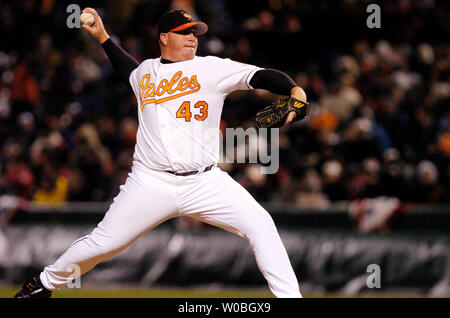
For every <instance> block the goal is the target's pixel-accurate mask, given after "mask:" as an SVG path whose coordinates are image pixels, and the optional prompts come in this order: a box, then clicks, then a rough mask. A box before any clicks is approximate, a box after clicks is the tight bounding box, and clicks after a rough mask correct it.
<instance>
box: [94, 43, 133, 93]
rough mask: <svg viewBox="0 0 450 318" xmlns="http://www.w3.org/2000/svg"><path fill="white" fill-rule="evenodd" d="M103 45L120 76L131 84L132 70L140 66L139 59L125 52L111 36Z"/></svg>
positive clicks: (126, 82)
mask: <svg viewBox="0 0 450 318" xmlns="http://www.w3.org/2000/svg"><path fill="white" fill-rule="evenodd" d="M102 47H103V49H104V50H105V53H106V55H107V56H108V58H109V60H110V61H111V64H112V66H113V68H114V70H115V71H116V73H117V75H118V76H119V78H120V79H121V80H122V81H123V82H124V83H125V84H128V85H130V81H129V78H130V74H131V72H132V71H133V70H134V69H135V68H137V67H138V66H139V63H138V61H136V60H135V59H134V58H133V57H132V56H131V55H129V54H128V53H127V52H125V50H124V49H122V48H121V47H120V46H119V45H117V44H116V43H114V41H113V40H111V38H109V39H108V40H106V41H105V42H103V43H102Z"/></svg>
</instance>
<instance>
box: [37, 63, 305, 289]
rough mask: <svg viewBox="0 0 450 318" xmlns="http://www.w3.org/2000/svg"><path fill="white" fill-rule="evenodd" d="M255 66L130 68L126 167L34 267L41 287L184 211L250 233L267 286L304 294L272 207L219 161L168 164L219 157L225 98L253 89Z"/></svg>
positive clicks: (86, 267)
mask: <svg viewBox="0 0 450 318" xmlns="http://www.w3.org/2000/svg"><path fill="white" fill-rule="evenodd" d="M258 69H259V68H258V67H256V66H252V65H246V64H241V63H237V62H233V61H231V60H229V59H220V58H216V57H195V58H194V59H193V60H189V61H184V62H178V63H173V64H162V63H161V62H160V59H150V60H146V61H144V62H143V63H142V64H140V65H139V67H138V68H136V69H135V70H134V71H133V72H132V73H131V75H130V83H131V86H132V87H133V90H134V93H135V94H136V97H137V100H138V105H139V109H138V114H139V129H138V133H137V143H136V148H135V154H134V159H135V160H134V162H133V167H132V171H131V172H130V173H129V175H128V177H127V180H126V182H125V184H123V185H122V186H121V187H120V193H119V194H118V195H117V196H116V197H115V198H114V201H113V203H112V204H111V206H110V208H109V209H108V212H107V213H106V214H105V216H104V218H103V220H102V221H101V222H100V223H99V224H98V225H97V227H96V228H95V229H94V230H93V231H92V232H91V233H90V234H88V235H86V236H84V237H82V238H80V239H78V240H76V241H75V242H74V243H73V244H72V245H71V246H70V247H69V248H68V250H67V251H66V252H65V253H63V254H62V255H61V256H60V257H59V258H58V259H57V260H56V262H55V263H53V264H52V265H49V266H46V267H45V268H44V270H43V271H42V272H41V274H40V276H39V277H40V280H41V282H42V284H43V285H44V286H45V288H47V289H49V290H56V289H58V288H60V287H62V286H64V284H66V283H67V281H71V277H72V269H73V265H74V264H75V265H77V266H79V268H80V270H79V274H80V275H83V274H84V273H86V272H88V271H90V270H91V269H93V268H94V267H95V266H96V265H97V264H98V263H100V262H103V261H106V260H107V259H109V258H111V257H113V256H115V255H117V254H119V253H121V252H122V251H124V250H125V249H126V248H127V247H128V246H130V245H131V244H132V243H133V242H135V241H136V240H137V239H138V238H139V237H140V236H142V235H143V234H145V233H146V232H148V231H150V230H152V229H153V228H154V227H156V226H158V225H159V224H161V223H162V222H164V221H166V220H169V219H171V218H174V217H179V216H184V217H190V218H194V219H196V220H201V221H203V222H206V223H208V224H211V225H214V226H217V227H219V228H222V229H224V230H226V231H229V232H231V233H233V234H236V235H239V236H241V237H243V238H245V239H247V240H248V241H249V242H250V246H251V248H252V250H253V252H254V255H255V258H256V262H257V264H258V268H259V269H260V270H261V272H262V274H263V275H264V277H265V278H266V280H267V282H268V286H269V288H270V290H271V291H272V292H273V294H274V295H275V296H277V297H301V293H300V289H299V285H298V282H297V277H296V275H295V272H294V270H293V268H292V266H291V264H290V261H289V257H288V254H287V252H286V250H285V248H284V246H283V242H282V241H281V238H280V236H279V234H278V231H277V229H276V227H275V224H274V222H273V220H272V218H271V216H270V214H269V213H268V212H267V211H266V210H265V209H264V208H263V207H262V206H261V205H260V204H259V203H258V202H257V201H256V200H255V199H254V198H253V197H252V196H251V195H250V194H249V193H248V192H247V190H245V189H244V188H243V187H242V186H241V185H240V184H238V183H237V182H236V181H235V180H233V178H231V177H230V176H229V175H228V174H227V173H226V172H224V171H222V170H220V169H219V168H218V167H213V168H212V169H210V170H209V171H206V172H199V173H197V174H192V175H189V176H179V175H174V174H171V173H167V172H165V171H166V170H171V171H175V172H186V171H193V170H200V169H202V168H204V167H206V166H208V165H211V164H214V163H217V161H218V152H219V149H220V148H219V143H218V142H219V140H220V139H218V138H217V132H218V129H219V123H220V116H221V112H222V106H223V101H224V99H225V97H226V96H227V94H229V93H230V92H232V91H235V90H245V89H251V88H252V87H251V86H250V84H249V81H250V79H251V78H252V76H253V74H254V73H255V72H256V71H257V70H258ZM215 252H216V253H217V252H218V253H220V251H215ZM153 272H154V271H152V270H151V269H149V272H148V274H147V275H146V277H147V278H148V279H150V282H152V281H153V280H154V279H156V276H154V275H153V274H152V275H149V274H150V273H153ZM156 272H159V271H156ZM147 283H148V280H147Z"/></svg>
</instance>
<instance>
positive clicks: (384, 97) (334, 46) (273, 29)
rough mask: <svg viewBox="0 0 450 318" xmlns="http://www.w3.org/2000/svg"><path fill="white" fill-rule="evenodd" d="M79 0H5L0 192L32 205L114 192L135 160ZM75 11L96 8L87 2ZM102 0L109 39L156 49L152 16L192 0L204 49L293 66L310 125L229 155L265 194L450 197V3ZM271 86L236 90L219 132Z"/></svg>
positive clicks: (295, 198)
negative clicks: (370, 19) (80, 17)
mask: <svg viewBox="0 0 450 318" xmlns="http://www.w3.org/2000/svg"><path fill="white" fill-rule="evenodd" d="M71 2H72V1H53V0H41V1H37V0H36V1H32V0H28V1H2V2H0V16H1V18H0V33H1V34H2V41H0V195H2V194H13V195H16V196H19V197H21V198H25V199H28V200H33V201H36V202H43V201H47V202H59V201H109V200H111V199H112V198H113V197H114V196H115V195H116V194H117V193H118V191H119V186H120V185H121V184H123V183H124V181H125V178H126V176H127V174H128V172H129V171H130V167H131V164H132V155H133V152H134V145H135V141H136V140H135V137H136V131H137V127H138V123H137V108H136V101H135V97H134V95H133V93H132V91H131V89H130V88H128V87H127V86H126V85H124V84H123V83H121V82H120V81H119V79H118V78H117V77H116V76H115V74H114V71H113V69H112V67H111V65H110V63H109V60H108V59H107V57H106V55H105V54H104V52H103V50H102V49H101V47H100V46H99V45H98V43H97V42H95V40H94V39H92V38H91V37H90V36H89V35H88V34H87V32H86V31H84V30H80V29H69V28H67V26H66V19H67V17H68V16H69V14H70V13H68V12H67V11H66V8H67V6H68V5H69V4H70V3H71ZM78 4H79V5H80V7H81V8H83V7H86V6H92V4H91V3H90V2H89V1H78ZM366 5H367V3H366V2H365V1H356V0H355V1H352V0H339V1H323V0H316V1H312V0H311V1H294V0H267V1H263V0H261V1H246V2H245V5H243V4H242V2H239V1H232V0H208V1H206V0H197V1H194V0H171V1H170V0H167V1H164V0H160V1H156V0H150V1H143V0H142V1H140V0H134V1H124V0H122V1H119V0H116V1H97V2H96V3H95V8H96V9H97V10H98V12H99V14H100V16H101V17H102V19H103V21H104V24H105V26H106V28H107V30H108V32H109V34H110V35H112V36H113V38H114V40H115V41H117V42H118V43H120V45H121V46H122V47H123V48H124V49H125V50H126V51H127V52H128V53H130V54H131V55H132V56H134V57H135V58H136V59H137V60H139V61H143V60H144V59H146V58H153V57H158V56H159V55H160V54H159V47H158V43H157V41H156V34H157V33H156V32H157V28H156V23H157V20H158V17H159V16H161V14H162V13H164V12H165V11H167V10H168V9H172V8H174V9H178V8H183V9H185V10H187V11H188V12H190V13H191V14H192V15H193V16H194V17H195V18H196V19H200V20H202V21H205V22H206V23H208V25H209V32H208V34H206V35H204V36H202V37H200V38H199V52H198V54H199V55H216V56H221V57H230V58H232V59H234V60H237V61H240V62H244V63H250V64H255V65H258V66H261V67H268V68H276V69H279V70H282V71H284V72H287V73H288V74H289V75H291V76H292V77H293V78H294V79H295V81H296V82H297V83H298V84H299V85H300V86H301V87H303V88H304V89H305V91H306V93H307V95H308V100H309V101H310V102H311V103H312V106H313V109H312V113H311V115H310V117H309V119H308V120H305V121H303V122H297V123H295V124H294V125H292V126H290V127H285V128H282V129H281V130H280V142H279V144H280V167H279V170H278V172H277V173H276V174H271V175H264V174H261V173H260V170H259V164H231V165H230V164H221V167H222V169H224V170H227V171H228V172H229V173H230V175H232V176H233V177H234V178H235V179H236V180H237V181H238V182H239V183H241V184H242V185H243V186H244V187H245V188H246V189H248V191H249V192H250V193H251V194H252V195H253V196H254V197H255V198H256V199H257V200H260V201H273V202H288V203H292V204H296V205H298V206H300V207H307V208H309V207H312V208H326V207H328V206H329V204H330V202H334V201H342V200H355V199H359V198H371V197H379V196H388V197H395V198H398V199H400V200H401V201H402V202H413V203H450V169H449V158H450V128H449V127H450V126H449V122H450V107H448V106H449V105H450V42H449V39H450V36H449V35H450V10H449V8H448V6H449V5H448V4H447V2H445V1H441V2H439V1H434V0H423V1H413V0H402V1H388V2H383V4H380V7H381V13H382V15H381V28H380V29H369V28H368V27H367V25H366V19H367V16H368V15H369V13H367V12H366V10H365V6H366ZM274 98H275V96H274V95H272V94H270V93H268V92H265V91H260V90H258V91H252V92H247V91H246V92H237V93H233V94H232V95H230V96H229V98H228V99H227V100H226V102H225V105H224V110H223V117H222V124H221V127H222V128H223V129H225V128H226V127H244V128H245V127H250V126H251V125H252V122H251V121H252V118H253V116H254V115H255V113H256V112H257V111H258V110H259V108H261V107H262V106H264V105H265V104H266V103H268V102H270V101H272V100H273V99H274Z"/></svg>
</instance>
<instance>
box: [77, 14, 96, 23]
mask: <svg viewBox="0 0 450 318" xmlns="http://www.w3.org/2000/svg"><path fill="white" fill-rule="evenodd" d="M80 21H81V23H82V24H87V25H93V24H94V21H95V20H94V15H93V14H92V13H88V12H83V13H82V14H81V15H80Z"/></svg>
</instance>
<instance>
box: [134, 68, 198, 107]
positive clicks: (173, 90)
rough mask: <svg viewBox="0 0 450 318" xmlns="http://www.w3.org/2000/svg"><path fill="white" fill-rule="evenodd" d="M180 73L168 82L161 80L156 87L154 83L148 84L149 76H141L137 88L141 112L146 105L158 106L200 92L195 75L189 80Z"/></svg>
mask: <svg viewBox="0 0 450 318" xmlns="http://www.w3.org/2000/svg"><path fill="white" fill-rule="evenodd" d="M182 76H183V73H182V72H181V71H178V72H176V73H175V74H174V75H173V77H172V79H171V80H170V81H168V80H166V79H162V80H161V81H160V82H159V84H158V85H157V86H156V85H155V83H150V74H145V75H144V76H142V79H141V82H140V84H139V87H140V88H141V91H140V101H141V110H142V109H144V106H145V105H147V104H152V103H155V104H159V103H162V102H165V101H168V100H171V99H175V98H178V97H181V96H184V95H188V94H192V93H195V92H198V91H199V90H200V84H199V83H198V81H197V75H193V76H192V77H191V78H190V79H188V78H187V77H182ZM166 93H167V94H168V95H169V96H167V97H164V98H160V99H156V97H157V96H158V97H160V96H163V95H164V94H166Z"/></svg>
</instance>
